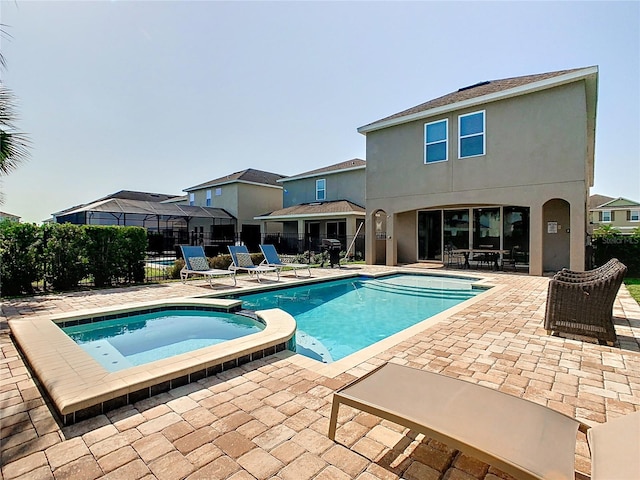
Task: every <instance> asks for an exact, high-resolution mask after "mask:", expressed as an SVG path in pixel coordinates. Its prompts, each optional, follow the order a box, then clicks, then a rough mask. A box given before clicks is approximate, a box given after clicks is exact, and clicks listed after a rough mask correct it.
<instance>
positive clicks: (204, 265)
mask: <svg viewBox="0 0 640 480" xmlns="http://www.w3.org/2000/svg"><path fill="white" fill-rule="evenodd" d="M189 265H190V266H191V270H195V271H198V272H202V271H204V270H209V268H210V267H209V262H208V261H207V259H206V258H204V257H191V258H189Z"/></svg>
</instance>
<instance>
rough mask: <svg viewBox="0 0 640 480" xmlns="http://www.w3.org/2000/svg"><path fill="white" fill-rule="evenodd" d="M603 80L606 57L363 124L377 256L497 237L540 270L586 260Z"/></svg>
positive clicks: (404, 258) (428, 254)
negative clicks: (599, 84)
mask: <svg viewBox="0 0 640 480" xmlns="http://www.w3.org/2000/svg"><path fill="white" fill-rule="evenodd" d="M597 82H598V68H597V67H587V68H580V69H573V70H564V71H558V72H550V73H545V74H539V75H528V76H523V77H516V78H509V79H504V80H494V81H490V82H481V83H478V84H475V85H471V86H469V87H463V88H460V89H459V90H458V91H455V92H453V93H450V94H448V95H445V96H442V97H439V98H437V99H435V100H431V101H428V102H426V103H423V104H421V105H418V106H416V107H413V108H410V109H408V110H404V111H402V112H400V113H397V114H395V115H391V116H389V117H386V118H383V119H381V120H378V121H376V122H374V123H371V124H368V125H365V126H363V127H360V128H359V129H358V131H359V132H360V133H362V134H364V135H366V137H367V140H366V142H367V170H366V173H367V174H366V210H367V217H366V218H367V223H366V230H367V233H366V238H367V249H366V252H367V263H373V264H375V263H382V264H387V265H396V264H398V263H412V262H416V261H438V262H441V261H442V260H443V258H442V256H443V249H444V247H445V246H446V245H453V246H455V247H457V248H478V247H481V246H485V245H488V246H491V247H492V248H493V249H502V250H512V249H514V247H518V250H519V252H521V254H522V255H524V256H523V257H521V258H525V259H528V263H529V272H530V273H531V274H534V275H541V274H542V273H543V272H545V271H555V270H558V269H560V268H562V267H569V268H571V269H573V270H584V268H585V243H586V238H585V236H586V232H587V224H588V216H587V209H586V206H587V201H588V196H589V187H590V186H592V185H593V172H594V139H595V127H596V103H597ZM525 261H527V260H525Z"/></svg>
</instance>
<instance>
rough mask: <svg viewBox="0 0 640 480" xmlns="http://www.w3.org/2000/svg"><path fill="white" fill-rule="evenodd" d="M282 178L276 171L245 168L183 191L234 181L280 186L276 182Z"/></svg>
mask: <svg viewBox="0 0 640 480" xmlns="http://www.w3.org/2000/svg"><path fill="white" fill-rule="evenodd" d="M282 178H285V176H284V175H280V174H278V173H271V172H263V171H262V170H256V169H254V168H247V169H246V170H241V171H239V172H235V173H232V174H230V175H225V176H224V177H220V178H216V179H214V180H209V181H208V182H204V183H201V184H199V185H195V186H193V187H189V188H185V189H184V190H183V191H185V192H191V191H193V190H200V189H202V188H207V187H218V186H220V185H225V184H228V183H236V182H239V183H253V184H261V185H269V186H273V187H278V188H281V187H280V185H278V184H277V181H278V180H280V179H282Z"/></svg>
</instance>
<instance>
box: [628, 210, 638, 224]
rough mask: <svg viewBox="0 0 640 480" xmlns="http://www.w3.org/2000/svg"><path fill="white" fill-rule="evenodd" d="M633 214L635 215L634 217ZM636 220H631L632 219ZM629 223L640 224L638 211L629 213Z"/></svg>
mask: <svg viewBox="0 0 640 480" xmlns="http://www.w3.org/2000/svg"><path fill="white" fill-rule="evenodd" d="M634 213H635V215H634ZM634 216H635V217H636V218H633V217H634ZM629 221H631V222H640V210H631V213H630V214H629Z"/></svg>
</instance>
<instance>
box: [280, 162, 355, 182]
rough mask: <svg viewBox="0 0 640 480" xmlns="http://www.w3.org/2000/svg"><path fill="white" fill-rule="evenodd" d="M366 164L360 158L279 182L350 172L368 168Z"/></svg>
mask: <svg viewBox="0 0 640 480" xmlns="http://www.w3.org/2000/svg"><path fill="white" fill-rule="evenodd" d="M366 164H367V162H365V161H364V160H362V159H360V158H352V159H351V160H347V161H345V162H340V163H336V164H334V165H329V166H328V167H322V168H317V169H315V170H310V171H308V172H304V173H299V174H298V175H293V176H292V177H286V178H283V179H282V180H279V181H280V182H281V183H282V182H288V181H289V180H296V179H298V178H305V177H313V176H316V175H321V174H323V173H333V172H338V171H340V170H350V169H353V168H358V167H364V166H366Z"/></svg>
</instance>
